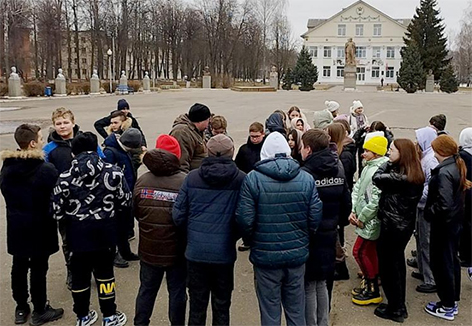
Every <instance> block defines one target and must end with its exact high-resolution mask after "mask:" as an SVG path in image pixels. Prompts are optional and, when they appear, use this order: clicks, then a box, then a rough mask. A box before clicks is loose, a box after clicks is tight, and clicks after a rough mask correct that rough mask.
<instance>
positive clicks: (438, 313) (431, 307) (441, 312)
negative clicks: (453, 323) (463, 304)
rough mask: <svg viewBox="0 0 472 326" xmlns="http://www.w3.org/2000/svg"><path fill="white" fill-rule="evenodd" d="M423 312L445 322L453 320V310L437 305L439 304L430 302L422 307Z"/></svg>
mask: <svg viewBox="0 0 472 326" xmlns="http://www.w3.org/2000/svg"><path fill="white" fill-rule="evenodd" d="M424 310H425V311H426V312H427V313H428V314H430V315H432V316H435V317H439V318H442V319H446V320H454V308H445V307H443V306H442V305H439V302H430V303H428V304H427V305H426V307H424Z"/></svg>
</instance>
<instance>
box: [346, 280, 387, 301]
mask: <svg viewBox="0 0 472 326" xmlns="http://www.w3.org/2000/svg"><path fill="white" fill-rule="evenodd" d="M366 282H367V286H366V288H365V289H364V291H362V293H361V294H356V295H354V296H353V297H352V302H354V303H355V304H358V305H361V306H367V305H369V304H379V303H381V302H382V300H383V299H382V296H381V295H380V291H379V282H378V280H377V277H376V278H374V279H367V281H366Z"/></svg>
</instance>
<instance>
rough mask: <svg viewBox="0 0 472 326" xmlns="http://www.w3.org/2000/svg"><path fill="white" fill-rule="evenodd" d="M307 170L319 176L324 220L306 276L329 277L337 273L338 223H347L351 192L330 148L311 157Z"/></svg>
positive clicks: (313, 242) (312, 244)
mask: <svg viewBox="0 0 472 326" xmlns="http://www.w3.org/2000/svg"><path fill="white" fill-rule="evenodd" d="M303 170H305V171H307V172H308V173H310V174H311V175H312V176H313V178H314V179H315V185H316V189H317V190H318V194H319V196H320V199H321V201H322V202H323V214H322V219H321V223H320V225H319V227H318V230H317V232H316V234H315V235H313V236H312V237H311V239H310V257H309V258H308V261H307V263H306V272H305V279H306V280H308V281H313V280H326V279H328V278H330V277H331V276H332V275H333V273H334V263H335V260H336V237H337V226H338V224H340V225H346V224H347V223H346V222H347V218H348V216H349V214H350V212H351V198H350V193H349V189H348V185H347V183H346V179H345V176H344V169H343V167H342V164H341V162H340V161H339V160H338V157H337V155H336V154H334V153H333V152H332V151H331V150H330V149H329V148H326V149H323V150H321V151H318V152H315V153H313V154H311V155H310V156H308V157H307V158H306V160H305V162H304V165H303Z"/></svg>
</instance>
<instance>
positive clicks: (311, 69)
mask: <svg viewBox="0 0 472 326" xmlns="http://www.w3.org/2000/svg"><path fill="white" fill-rule="evenodd" d="M292 76H293V79H292V80H293V83H295V84H298V83H299V84H300V88H299V89H300V90H301V91H311V90H313V84H314V83H316V81H317V80H318V69H316V66H315V65H314V64H313V62H312V61H311V55H310V53H309V52H308V50H307V49H306V48H305V47H303V48H302V50H301V51H300V54H299V55H298V59H297V64H296V65H295V69H294V70H293V72H292Z"/></svg>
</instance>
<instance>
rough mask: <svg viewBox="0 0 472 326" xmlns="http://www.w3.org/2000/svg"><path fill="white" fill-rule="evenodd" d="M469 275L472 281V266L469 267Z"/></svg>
mask: <svg viewBox="0 0 472 326" xmlns="http://www.w3.org/2000/svg"><path fill="white" fill-rule="evenodd" d="M467 276H468V277H469V280H471V281H472V267H468V268H467Z"/></svg>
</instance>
